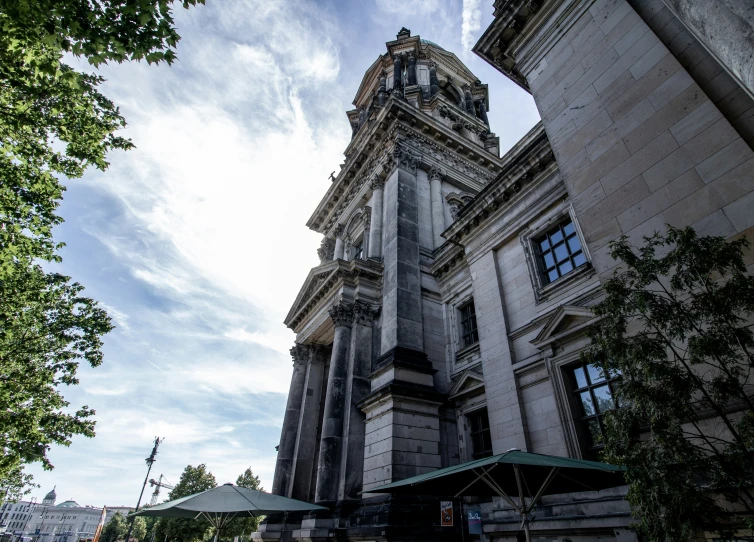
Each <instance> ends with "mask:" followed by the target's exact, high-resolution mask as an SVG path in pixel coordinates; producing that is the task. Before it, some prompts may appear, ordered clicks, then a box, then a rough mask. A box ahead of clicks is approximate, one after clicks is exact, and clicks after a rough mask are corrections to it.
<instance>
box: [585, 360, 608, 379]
mask: <svg viewBox="0 0 754 542" xmlns="http://www.w3.org/2000/svg"><path fill="white" fill-rule="evenodd" d="M586 370H587V372H588V373H589V380H590V382H591V383H592V384H598V383H600V382H602V381H604V380H605V377H604V375H603V374H602V369H600V368H599V367H597V366H596V365H592V364H591V363H590V364H589V365H587V366H586Z"/></svg>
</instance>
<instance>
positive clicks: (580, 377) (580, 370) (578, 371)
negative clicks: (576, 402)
mask: <svg viewBox="0 0 754 542" xmlns="http://www.w3.org/2000/svg"><path fill="white" fill-rule="evenodd" d="M573 376H574V378H575V379H576V388H586V376H585V375H584V366H583V365H579V366H578V367H576V368H575V369H574V370H573Z"/></svg>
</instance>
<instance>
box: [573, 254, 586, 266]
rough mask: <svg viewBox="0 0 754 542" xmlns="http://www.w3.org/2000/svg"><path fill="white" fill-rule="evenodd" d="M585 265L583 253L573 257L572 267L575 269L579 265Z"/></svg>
mask: <svg viewBox="0 0 754 542" xmlns="http://www.w3.org/2000/svg"><path fill="white" fill-rule="evenodd" d="M585 263H586V256H584V254H583V253H581V252H579V253H578V254H576V256H574V257H573V265H575V266H576V267H578V266H580V265H584V264H585Z"/></svg>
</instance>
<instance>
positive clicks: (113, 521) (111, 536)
mask: <svg viewBox="0 0 754 542" xmlns="http://www.w3.org/2000/svg"><path fill="white" fill-rule="evenodd" d="M127 530H128V522H127V521H126V518H124V517H123V516H122V515H121V513H120V512H116V513H115V515H113V517H111V518H110V521H108V522H107V524H106V525H105V526H104V527H103V528H102V534H101V535H100V540H101V541H102V542H116V540H122V539H123V538H124V537H125V536H126V531H127Z"/></svg>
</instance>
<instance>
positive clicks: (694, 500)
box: [586, 227, 754, 541]
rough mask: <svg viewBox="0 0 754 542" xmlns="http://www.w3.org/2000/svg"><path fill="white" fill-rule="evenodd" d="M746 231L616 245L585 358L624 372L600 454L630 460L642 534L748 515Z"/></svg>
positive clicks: (718, 526)
mask: <svg viewBox="0 0 754 542" xmlns="http://www.w3.org/2000/svg"><path fill="white" fill-rule="evenodd" d="M747 247H748V242H747V241H746V239H745V238H742V239H738V240H734V241H731V242H726V240H725V239H723V238H721V237H697V235H696V233H695V232H694V230H693V229H691V228H687V229H683V230H679V229H675V228H672V227H669V228H668V231H667V233H666V234H665V235H660V234H655V235H654V236H652V237H649V238H645V243H644V245H643V246H641V247H634V246H631V245H630V244H629V242H628V240H627V239H626V238H625V237H622V238H619V239H618V240H616V241H614V242H613V243H612V244H611V247H610V248H611V255H612V257H613V258H615V259H616V260H618V261H620V262H621V265H620V269H621V270H620V271H619V272H617V273H616V274H615V276H614V277H613V278H612V279H611V280H609V281H607V282H606V283H605V284H604V291H605V299H604V300H603V301H602V302H601V303H600V304H599V305H598V306H597V307H596V308H595V313H596V315H597V316H599V317H601V318H602V320H601V321H600V322H599V323H598V324H597V325H596V326H595V328H594V329H593V330H592V341H593V344H594V350H593V351H592V352H591V353H590V354H589V355H588V356H586V357H587V358H588V360H589V361H591V362H593V363H598V364H601V365H602V366H603V367H604V370H605V371H609V372H611V373H614V372H619V373H620V374H621V384H620V385H619V387H618V398H619V401H620V404H621V406H622V408H620V409H618V410H614V411H611V412H609V413H608V415H607V416H606V424H607V435H606V447H605V456H604V457H605V460H607V461H609V462H613V463H618V464H622V465H626V466H627V467H628V472H627V481H628V483H629V493H628V499H629V501H630V503H631V505H632V507H633V510H634V512H635V513H636V515H637V517H638V518H639V520H640V521H641V525H640V526H641V530H642V531H643V533H644V535H646V537H647V539H648V540H653V541H654V540H656V541H681V540H684V541H685V540H690V539H693V538H694V537H696V536H698V535H699V534H700V533H702V532H712V531H718V532H724V531H726V529H728V528H733V527H735V526H736V525H737V524H738V525H741V524H744V523H745V522H746V518H748V519H749V521H751V518H752V517H754V498H752V497H753V494H752V486H751V480H752V455H751V450H752V449H754V405H753V404H752V397H751V393H752V390H751V388H750V386H751V384H752V380H751V371H752V369H754V333H752V330H751V323H752V318H753V317H754V277H752V276H751V275H748V274H747V268H746V264H745V261H744V253H743V251H744V249H745V248H747Z"/></svg>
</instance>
